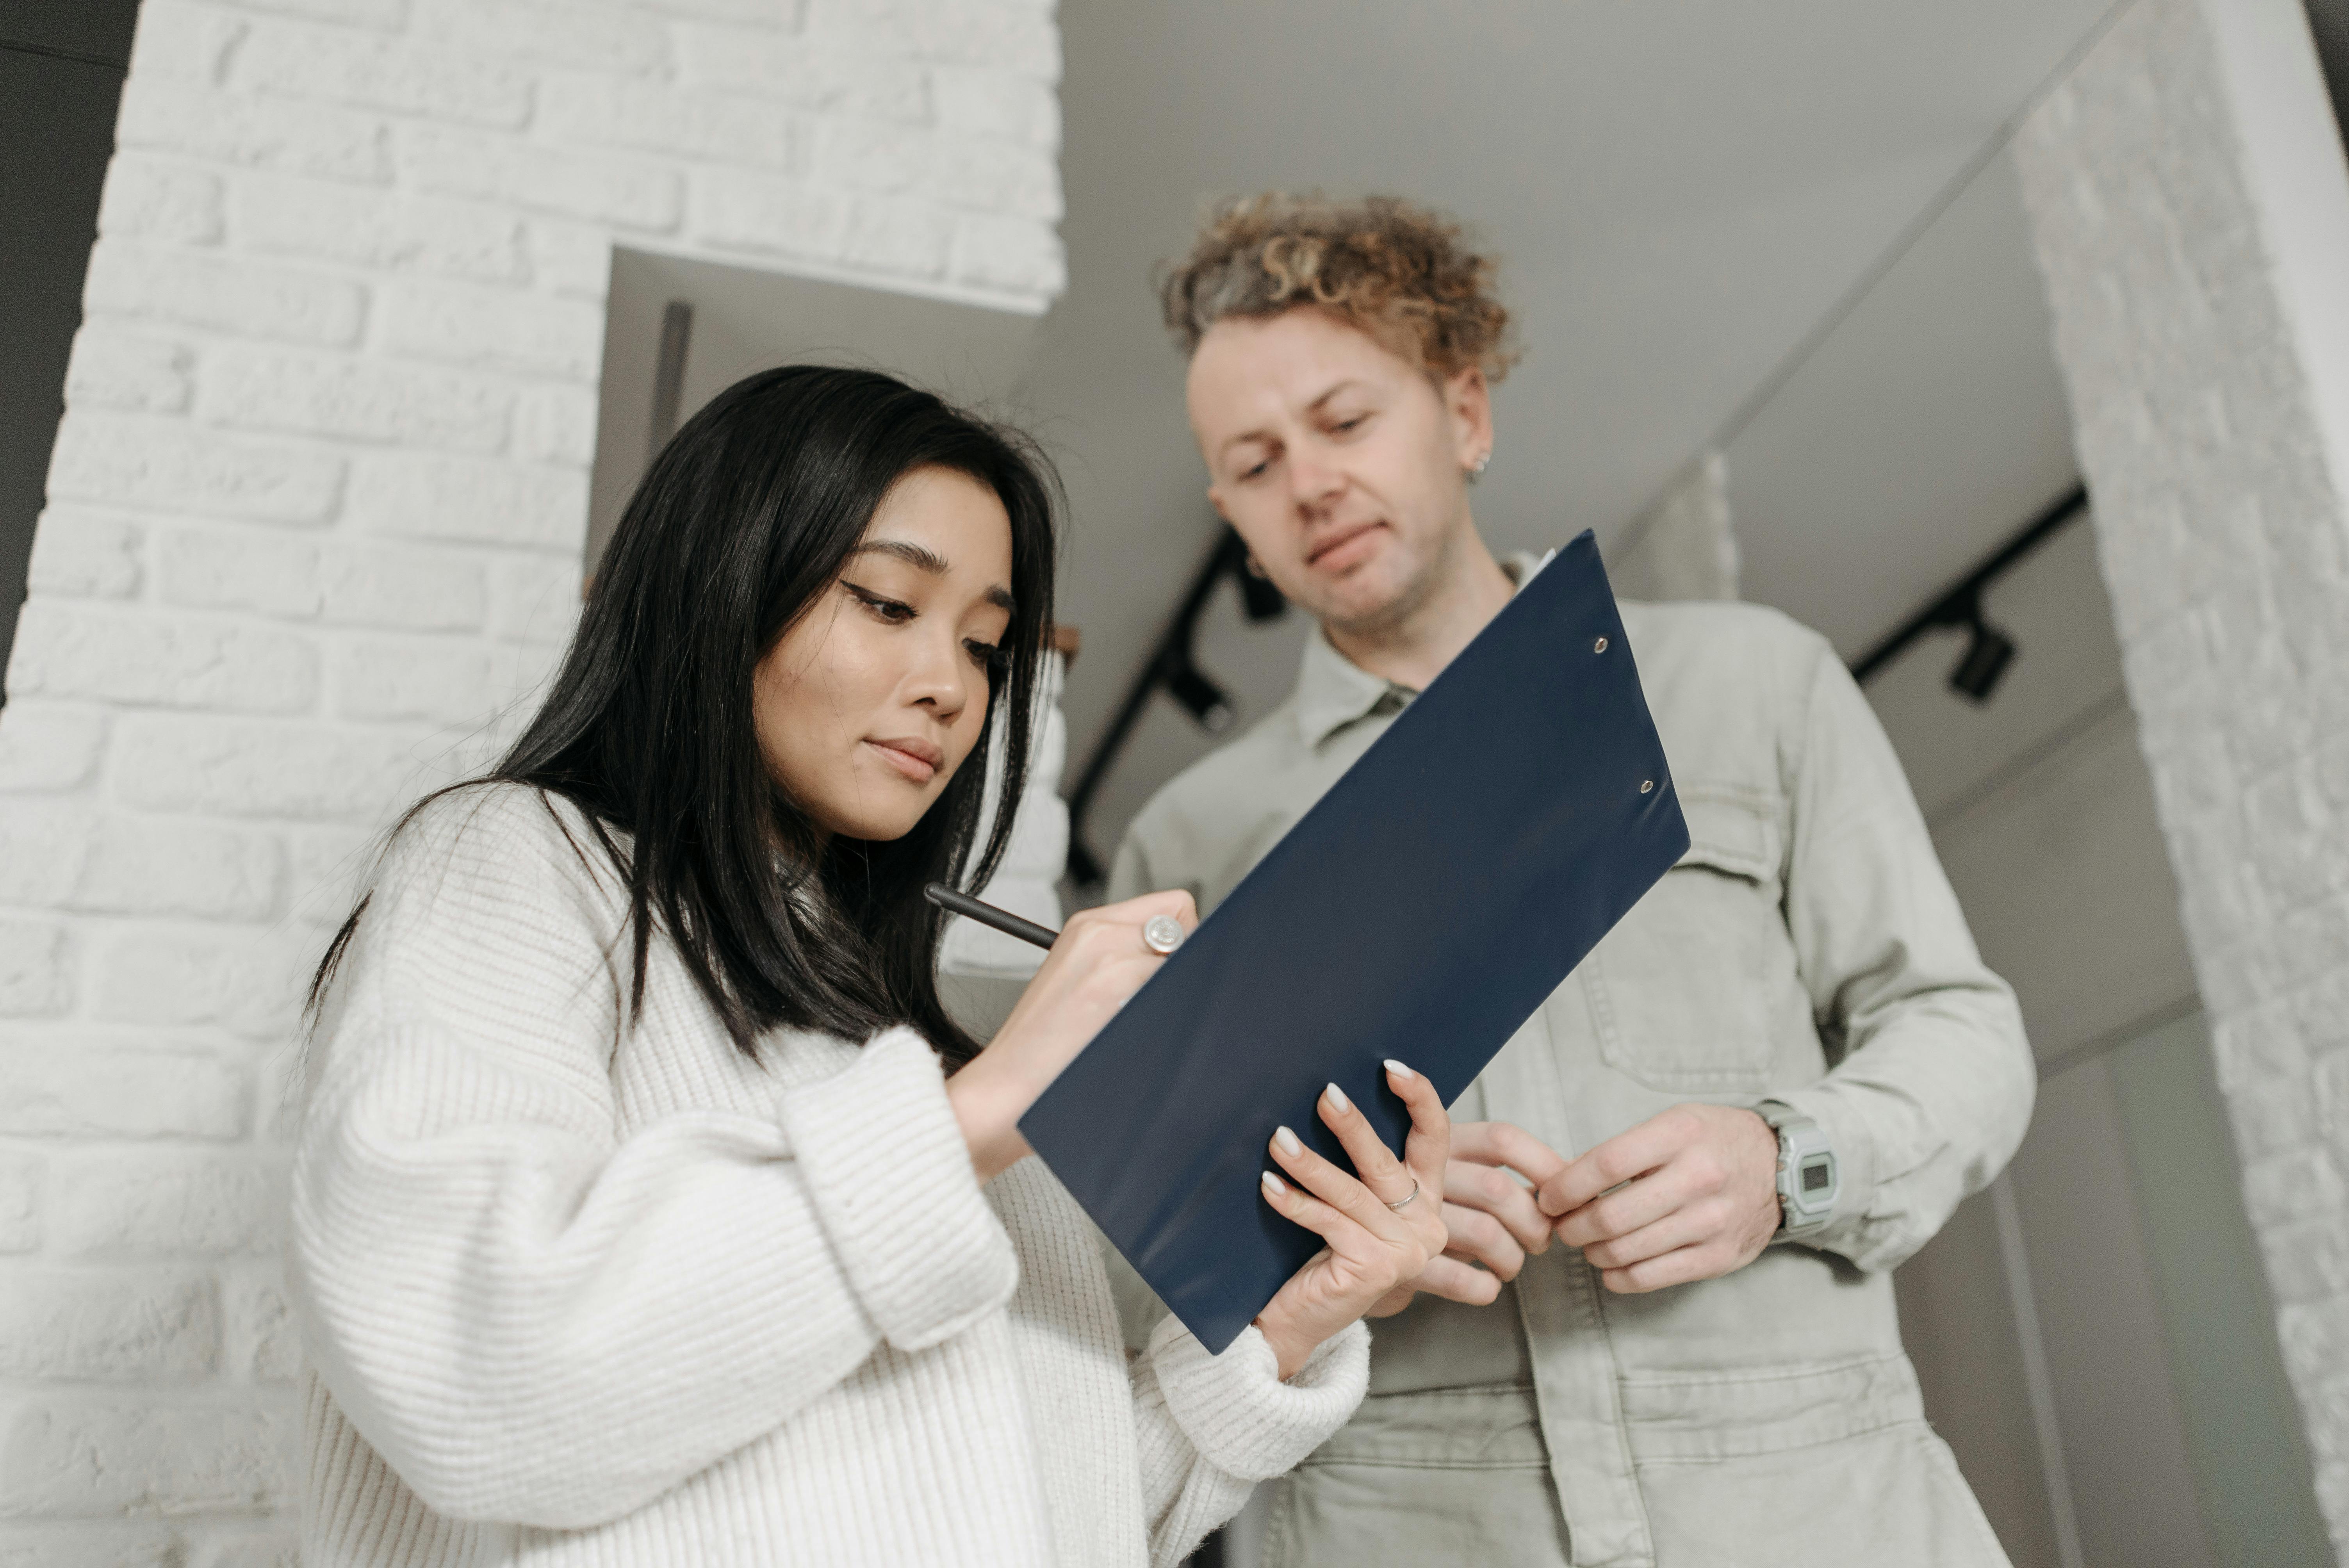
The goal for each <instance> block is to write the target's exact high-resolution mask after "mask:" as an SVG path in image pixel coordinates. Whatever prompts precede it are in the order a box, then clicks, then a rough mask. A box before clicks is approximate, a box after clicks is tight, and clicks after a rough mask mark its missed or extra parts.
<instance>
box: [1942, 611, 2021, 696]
mask: <svg viewBox="0 0 2349 1568" xmlns="http://www.w3.org/2000/svg"><path fill="white" fill-rule="evenodd" d="M1968 625H1969V630H1970V631H1971V633H1972V635H1971V637H1970V638H1969V639H1968V640H1967V642H1966V652H1965V656H1964V657H1963V658H1961V659H1960V660H1959V661H1958V667H1957V668H1955V669H1953V670H1951V672H1950V686H1951V690H1953V691H1958V692H1961V693H1963V694H1964V695H1965V696H1970V697H1971V698H1973V699H1974V701H1976V702H1988V701H1989V700H1990V694H1991V693H1992V691H1993V690H1995V689H1996V688H1997V686H1998V683H1999V678H2000V677H2001V676H2003V675H2005V674H2006V666H2007V665H2010V664H2013V662H2014V639H2013V637H2010V636H2008V635H2007V634H2005V633H2004V632H2002V631H2000V630H1999V629H1998V628H1997V627H1996V626H1993V625H1992V624H1990V623H1989V622H1988V621H1985V620H1983V619H1982V611H1981V608H1980V607H1979V606H1977V607H1976V608H1975V611H1974V614H1973V618H1972V620H1971V622H1970V623H1969V624H1968Z"/></svg>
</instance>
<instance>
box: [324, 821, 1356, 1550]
mask: <svg viewBox="0 0 2349 1568" xmlns="http://www.w3.org/2000/svg"><path fill="white" fill-rule="evenodd" d="M557 812H559V813H560V818H561V820H560V821H558V819H557V815H556V813H557ZM566 830H567V835H568V836H567V837H566ZM574 840H575V841H577V843H578V844H579V845H580V846H581V847H582V848H583V849H585V850H586V851H587V855H586V859H587V861H589V862H591V864H592V866H593V869H591V864H583V863H582V858H581V856H580V855H579V854H578V853H576V852H574V849H573V844H572V841H574ZM624 910H625V906H624V903H623V902H622V899H621V896H620V893H619V891H618V888H617V885H616V879H614V878H613V877H612V876H611V874H610V872H609V870H608V868H607V867H606V866H605V865H604V864H603V863H602V862H601V861H600V860H599V858H598V853H597V851H595V848H594V846H593V843H592V841H590V840H589V839H588V837H587V834H586V831H585V828H584V826H583V825H582V824H581V822H580V820H579V818H578V815H577V813H576V812H575V811H574V810H572V809H571V808H569V807H568V806H558V807H555V808H553V809H552V810H550V807H549V805H548V804H547V803H546V801H545V800H544V799H543V798H542V797H540V796H539V795H538V794H536V793H535V792H533V791H530V790H525V789H518V788H512V787H490V788H482V789H474V790H471V791H467V792H465V793H463V794H460V795H458V796H455V797H451V798H449V799H444V800H442V801H440V802H438V803H436V804H435V805H434V806H433V807H432V808H430V809H429V810H428V811H427V812H426V813H425V814H424V816H423V817H421V818H420V819H419V820H418V821H417V822H416V823H415V824H413V825H412V826H411V827H410V828H409V830H408V831H407V832H406V833H404V834H403V835H401V837H400V839H399V840H398V842H397V843H396V844H395V846H394V848H393V851H392V852H391V854H390V855H389V856H388V859H387V861H386V862H385V866H384V868H383V871H382V872H381V873H380V874H379V876H378V881H377V884H376V891H375V897H374V902H373V903H372V904H371V905H370V906H369V907H368V909H367V914H366V917H365V919H363V920H362V921H361V923H360V925H359V930H358V934H357V937H356V939H355V940H354V941H353V943H352V945H351V947H350V950H349V952H348V954H347V956H346V959H345V963H344V967H343V972H342V975H341V977H340V979H339V980H338V981H337V983H336V985H335V988H334V993H333V995H331V996H330V998H329V1000H328V1005H327V1009H326V1016H325V1017H324V1018H323V1019H322V1020H321V1025H320V1029H319V1035H318V1040H317V1043H316V1047H314V1057H313V1062H312V1068H311V1076H310V1089H309V1099H308V1104H307V1107H306V1110H305V1121H304V1127H303V1131H302V1139H301V1146H300V1149H299V1151H298V1154H297V1156H296V1161H295V1181H294V1209H293V1218H294V1224H293V1241H292V1255H291V1276H292V1280H293V1284H294V1291H295V1300H296V1304H297V1310H298V1311H299V1313H300V1315H301V1317H302V1320H303V1324H304V1327H305V1334H306V1338H307V1345H308V1354H309V1364H310V1370H309V1373H308V1375H307V1377H305V1392H306V1402H307V1407H308V1420H307V1431H306V1440H307V1447H308V1458H309V1463H308V1476H307V1485H306V1490H305V1508H304V1536H305V1561H306V1563H308V1564H309V1568H339V1565H343V1564H353V1565H358V1564H365V1565H368V1568H388V1565H391V1564H398V1565H400V1568H426V1565H438V1564H450V1565H455V1564H464V1565H466V1568H476V1565H484V1564H491V1563H524V1562H527V1563H531V1564H533V1565H540V1564H543V1565H547V1568H554V1565H570V1564H583V1565H584V1564H589V1563H594V1564H608V1565H615V1568H616V1565H621V1564H627V1565H636V1564H655V1563H661V1564H667V1563H674V1564H679V1565H690V1568H724V1565H729V1564H742V1565H744V1568H750V1565H752V1564H755V1565H757V1568H781V1565H785V1564H797V1563H806V1564H845V1563H874V1564H882V1563H886V1564H890V1565H892V1568H899V1565H905V1564H926V1563H939V1564H946V1563H953V1564H957V1565H960V1564H983V1563H1006V1564H1010V1563H1018V1564H1023V1565H1024V1564H1036V1563H1060V1564H1064V1565H1067V1568H1095V1565H1098V1564H1112V1563H1126V1564H1138V1563H1143V1562H1145V1561H1146V1562H1149V1563H1157V1564H1165V1563H1174V1561H1176V1560H1177V1559H1179V1558H1180V1557H1181V1556H1182V1555H1183V1553H1185V1552H1186V1551H1187V1550H1189V1548H1190V1546H1191V1545H1192V1544H1193V1543H1194V1542H1196V1541H1197V1539H1198V1538H1199V1536H1200V1535H1202V1534H1203V1533H1204V1532H1206V1530H1208V1529H1209V1528H1211V1527H1213V1526H1214V1525H1215V1524H1216V1523H1217V1522H1221V1521H1222V1520H1223V1519H1225V1518H1226V1516H1228V1515H1229V1514H1230V1513H1231V1512H1233V1511H1235V1510H1236V1509H1237V1508H1238V1506H1239V1505H1240V1503H1241V1501H1243V1500H1244V1499H1245V1498H1246V1496H1247V1490H1248V1487H1249V1485H1250V1483H1252V1482H1253V1481H1255V1480H1259V1479H1262V1478H1264V1477H1267V1476H1271V1475H1275V1474H1278V1473H1279V1472H1280V1471H1282V1470H1287V1469H1288V1467H1289V1466H1291V1465H1293V1464H1295V1463H1296V1462H1297V1461H1298V1460H1300V1459H1302V1458H1303V1457H1304V1456H1305V1455H1306V1454H1307V1453H1308V1452H1309V1451H1310V1450H1311V1449H1313V1448H1314V1447H1315V1446H1316V1445H1318V1444H1319V1442H1320V1441H1321V1440H1322V1439H1324V1438H1326V1437H1328V1436H1329V1435H1330V1433H1332V1432H1334V1431H1335V1430H1336V1429H1338V1427H1339V1426H1340V1425H1341V1424H1342V1423H1343V1422H1344V1420H1345V1419H1346V1418H1347V1417H1348V1416H1349V1415H1350V1414H1351V1413H1352V1411H1353V1408H1354V1407H1355V1405H1356V1403H1357V1402H1358V1401H1359V1400H1360V1398H1361V1394H1362V1390H1363V1387H1364V1385H1365V1382H1366V1379H1367V1376H1368V1367H1369V1352H1368V1339H1367V1336H1366V1335H1365V1334H1364V1333H1363V1331H1362V1330H1361V1326H1359V1325H1358V1326H1355V1327H1354V1328H1352V1329H1350V1330H1349V1331H1347V1333H1345V1334H1344V1335H1342V1336H1339V1337H1338V1338H1336V1339H1333V1340H1331V1341H1330V1343H1329V1344H1327V1345H1325V1346H1322V1347H1321V1350H1320V1351H1319V1352H1318V1353H1317V1354H1316V1356H1315V1357H1314V1358H1313V1359H1312V1361H1311V1362H1309V1364H1308V1366H1307V1367H1306V1368H1305V1369H1304V1370H1303V1371H1302V1372H1300V1373H1299V1375H1298V1376H1297V1377H1295V1378H1294V1379H1292V1380H1291V1381H1289V1382H1288V1383H1286V1384H1283V1383H1281V1382H1280V1381H1279V1380H1278V1376H1277V1374H1276V1371H1275V1367H1274V1361H1273V1356H1272V1352H1271V1348H1270V1347H1269V1346H1268V1345H1266V1344H1265V1342H1264V1339H1263V1337H1262V1336H1260V1335H1258V1334H1257V1332H1256V1331H1255V1330H1254V1329H1250V1330H1248V1331H1247V1333H1246V1334H1244V1335H1242V1336H1241V1337H1240V1338H1239V1339H1238V1340H1237V1342H1235V1343H1234V1345H1233V1346H1231V1347H1230V1348H1229V1349H1228V1350H1227V1351H1226V1353H1225V1354H1224V1355H1222V1356H1220V1357H1211V1356H1209V1355H1207V1354H1206V1351H1205V1350H1203V1349H1202V1348H1201V1346H1199V1344H1198V1342H1197V1341H1196V1340H1195V1339H1193V1338H1192V1337H1191V1336H1189V1335H1188V1334H1187V1333H1185V1332H1182V1331H1181V1330H1180V1329H1179V1328H1177V1327H1176V1326H1174V1325H1173V1324H1172V1323H1171V1321H1170V1322H1169V1323H1168V1324H1166V1325H1163V1326H1161V1329H1160V1331H1159V1333H1158V1334H1157V1335H1156V1336H1155V1337H1154V1339H1153V1340H1152V1342H1151V1345H1150V1347H1149V1349H1148V1350H1147V1352H1146V1353H1145V1354H1143V1356H1142V1357H1138V1358H1136V1359H1134V1360H1133V1361H1132V1362H1131V1363H1130V1364H1129V1361H1128V1359H1127V1357H1126V1356H1125V1354H1124V1352H1123V1349H1122V1348H1121V1346H1120V1340H1119V1335H1118V1328H1117V1322H1116V1317H1115V1312H1114V1308H1113V1306H1112V1302H1111V1297H1110V1293H1109V1286H1108V1283H1107V1280H1106V1279H1105V1277H1104V1275H1103V1273H1102V1264H1101V1260H1100V1255H1099V1253H1097V1252H1096V1251H1095V1247H1096V1244H1097V1243H1096V1242H1095V1239H1094V1236H1093V1233H1092V1230H1091V1228H1090V1226H1089V1225H1088V1224H1087V1222H1086V1221H1085V1218H1084V1216H1083V1213H1082V1212H1081V1211H1080V1210H1079V1209H1078V1208H1077V1206H1076V1204H1075V1203H1074V1202H1072V1201H1071V1199H1070V1198H1069V1196H1068V1194H1067V1193H1066V1192H1065V1191H1063V1190H1062V1189H1061V1185H1060V1183H1059V1182H1057V1181H1054V1180H1053V1178H1052V1176H1051V1174H1050V1172H1049V1171H1046V1170H1045V1169H1044V1167H1043V1165H1042V1163H1041V1162H1040V1161H1035V1160H1029V1161H1022V1162H1021V1163H1020V1164H1019V1165H1017V1166H1015V1167H1013V1168H1012V1169H1011V1170H1010V1171H1007V1172H1005V1173H1004V1174H1003V1175H1001V1176H999V1177H998V1178H997V1179H996V1180H995V1181H993V1182H992V1183H990V1184H989V1185H988V1187H987V1188H986V1189H985V1190H984V1191H982V1190H981V1189H980V1187H979V1185H978V1181H977V1180H976V1179H975V1178H974V1176H973V1174H972V1171H971V1167H970V1161H969V1156H968V1152H967V1150H965V1147H964V1144H963V1140H962V1138H961V1135H960V1133H959V1131H958V1130H957V1125H956V1122H955V1119H954V1116H953V1113H952V1111H951V1110H950V1109H949V1108H948V1105H947V1097H946V1092H945V1088H944V1080H943V1078H942V1077H941V1075H940V1072H939V1068H938V1064H937V1060H936V1057H935V1056H934V1054H933V1053H932V1052H931V1051H930V1049H929V1048H928V1047H927V1046H926V1045H925V1044H924V1043H923V1041H922V1040H921V1039H919V1038H918V1037H916V1036H915V1035H914V1034H912V1033H911V1032H910V1031H907V1030H904V1029H897V1030H892V1031H890V1032H888V1033H886V1034H884V1035H882V1036H880V1037H877V1038H875V1039H874V1040H872V1041H870V1042H868V1043H866V1044H864V1046H862V1047H859V1046H857V1045H856V1044H854V1043H853V1042H850V1041H846V1040H842V1039H837V1038H833V1037H822V1036H813V1035H805V1034H779V1035H777V1036H776V1037H772V1038H771V1039H770V1040H769V1041H767V1042H766V1045H765V1050H764V1053H763V1060H762V1062H761V1064H757V1065H754V1064H752V1063H750V1062H749V1061H747V1060H745V1059H744V1058H743V1057H742V1056H741V1055H740V1052H738V1051H737V1050H736V1049H735V1047H733V1045H732V1044H731V1042H730V1041H729V1040H728V1038H727V1037H726V1035H725V1033H724V1031H723V1030H721V1029H720V1028H719V1026H718V1023H717V1020H716V1018H715V1016H713V1015H712V1014H711V1012H710V1011H709V1007H708V1006H707V1005H706V1004H705V1003H704V1002H703V1001H702V1000H701V998H700V996H699V995H698V992H697V991H696V990H695V989H694V987H693V986H692V985H691V983H690V982H689V981H688V978H687V976H686V975H685V973H684V970H683V968H682V966H681V965H680V963H679V961H678V957H677V954H676V952H675V950H674V949H673V948H671V947H669V946H667V944H665V943H663V942H661V941H660V940H658V939H656V940H655V943H654V945H653V958H652V963H651V970H650V976H649V981H648V984H647V986H646V991H645V1005H644V1012H643V1016H642V1019H641V1022H640V1023H639V1024H638V1025H637V1026H636V1028H635V1029H634V1030H633V1031H632V1032H631V1033H630V1034H629V1035H628V1036H627V1037H626V1038H625V1039H623V1040H620V1041H619V1042H618V1043H617V1046H616V1045H615V1027H614V1024H615V1018H616V1007H617V1006H618V1003H619V1000H620V997H621V996H622V995H623V994H624V991H625V987H626V977H627V973H628V960H627V947H626V941H625V938H624V937H623V935H622V934H621V929H622V917H623V914H624Z"/></svg>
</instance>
